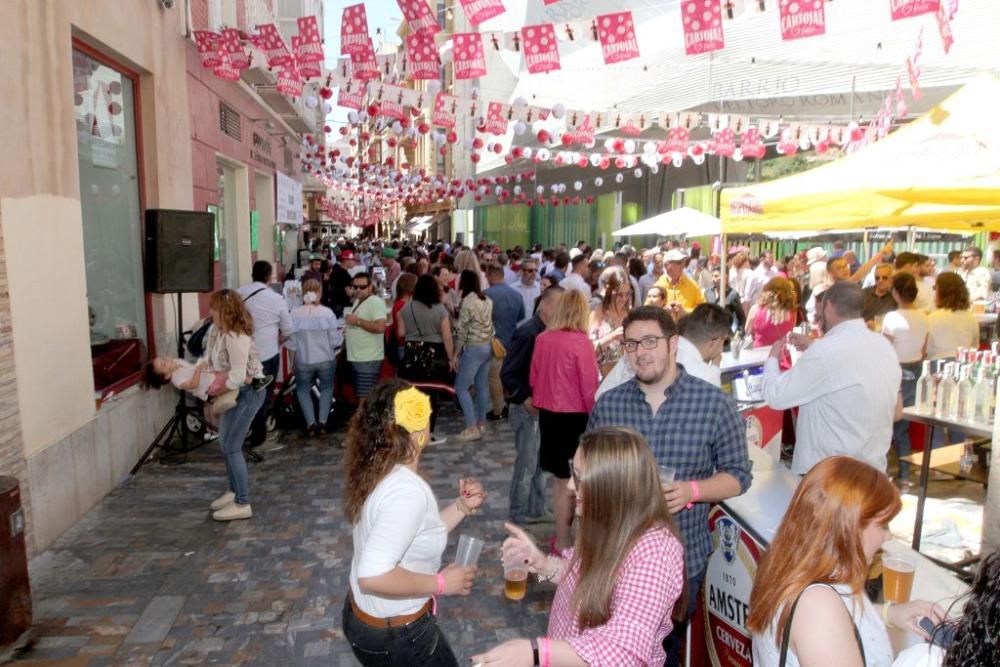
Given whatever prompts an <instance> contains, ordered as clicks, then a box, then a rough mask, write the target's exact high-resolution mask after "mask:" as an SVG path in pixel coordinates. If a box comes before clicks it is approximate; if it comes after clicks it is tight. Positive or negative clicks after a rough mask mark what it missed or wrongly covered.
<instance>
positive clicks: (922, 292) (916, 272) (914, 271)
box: [896, 252, 934, 313]
mask: <svg viewBox="0 0 1000 667" xmlns="http://www.w3.org/2000/svg"><path fill="white" fill-rule="evenodd" d="M923 260H924V255H918V254H917V253H915V252H901V253H899V254H898V255H896V273H909V274H910V275H912V276H913V277H914V278H915V279H916V281H917V300H916V301H914V302H913V305H915V306H916V307H917V308H919V309H920V310H922V311H924V312H925V313H929V312H931V311H932V310H934V288H933V287H931V286H930V285H928V284H927V283H925V282H924V281H923V279H922V276H921V275H920V265H921V264H922V263H923Z"/></svg>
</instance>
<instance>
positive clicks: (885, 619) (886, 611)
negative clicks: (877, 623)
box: [882, 602, 893, 628]
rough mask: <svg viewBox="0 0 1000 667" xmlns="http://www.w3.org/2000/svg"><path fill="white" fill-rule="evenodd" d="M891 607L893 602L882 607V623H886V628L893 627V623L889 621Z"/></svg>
mask: <svg viewBox="0 0 1000 667" xmlns="http://www.w3.org/2000/svg"><path fill="white" fill-rule="evenodd" d="M891 606H892V603H891V602H886V603H885V604H884V605H882V622H883V623H885V627H886V628H892V627H893V625H892V623H891V622H890V621H889V607H891Z"/></svg>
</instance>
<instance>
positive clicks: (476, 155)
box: [469, 153, 480, 164]
mask: <svg viewBox="0 0 1000 667" xmlns="http://www.w3.org/2000/svg"><path fill="white" fill-rule="evenodd" d="M469 159H470V160H472V161H473V162H474V163H475V164H479V160H480V158H479V153H473V154H472V155H470V156H469Z"/></svg>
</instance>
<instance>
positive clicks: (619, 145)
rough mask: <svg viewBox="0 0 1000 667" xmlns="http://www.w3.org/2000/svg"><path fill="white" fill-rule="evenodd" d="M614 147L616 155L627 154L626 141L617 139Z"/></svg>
mask: <svg viewBox="0 0 1000 667" xmlns="http://www.w3.org/2000/svg"><path fill="white" fill-rule="evenodd" d="M612 146H613V147H614V152H615V153H624V152H625V140H624V139H615V140H614V142H613V143H612Z"/></svg>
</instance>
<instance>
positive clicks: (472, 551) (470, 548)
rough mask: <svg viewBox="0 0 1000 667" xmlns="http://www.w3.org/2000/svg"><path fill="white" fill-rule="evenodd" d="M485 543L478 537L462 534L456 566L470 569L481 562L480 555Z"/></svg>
mask: <svg viewBox="0 0 1000 667" xmlns="http://www.w3.org/2000/svg"><path fill="white" fill-rule="evenodd" d="M484 544H485V543H484V542H483V541H482V540H481V539H479V538H478V537H473V536H472V535H466V534H464V533H463V534H462V535H459V537H458V549H457V550H456V551H455V564H456V565H460V566H462V567H469V566H470V565H475V564H476V563H478V562H479V554H480V553H482V551H483V545H484Z"/></svg>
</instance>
